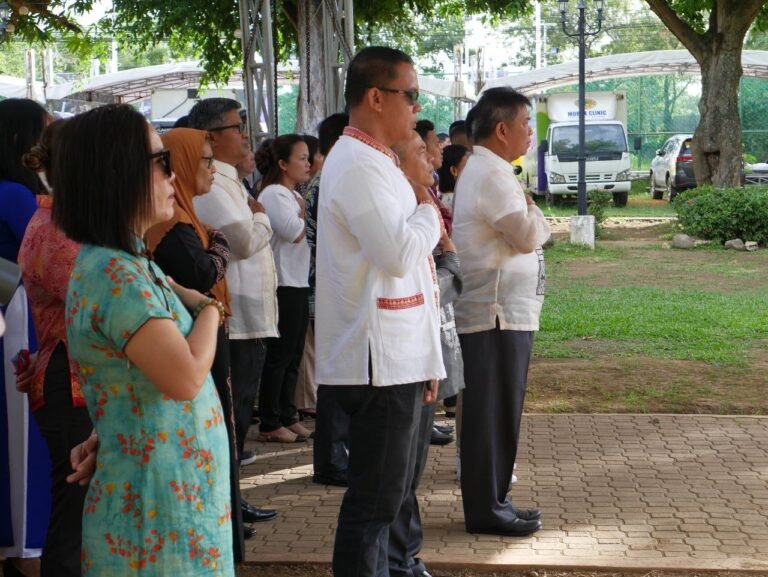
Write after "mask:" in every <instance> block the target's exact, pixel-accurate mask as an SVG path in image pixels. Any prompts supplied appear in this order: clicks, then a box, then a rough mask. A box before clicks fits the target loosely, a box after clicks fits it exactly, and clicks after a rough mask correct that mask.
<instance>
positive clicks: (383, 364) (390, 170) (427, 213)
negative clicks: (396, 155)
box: [315, 135, 445, 386]
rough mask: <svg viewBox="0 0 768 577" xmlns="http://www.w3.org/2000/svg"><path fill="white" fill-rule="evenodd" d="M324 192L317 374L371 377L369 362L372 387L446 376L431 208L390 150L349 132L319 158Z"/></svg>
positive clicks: (339, 381)
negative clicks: (420, 200)
mask: <svg viewBox="0 0 768 577" xmlns="http://www.w3.org/2000/svg"><path fill="white" fill-rule="evenodd" d="M369 138H370V137H369ZM378 147H379V148H382V149H383V147H382V145H380V144H379V145H378ZM320 191H321V194H320V195H319V199H320V202H319V206H318V219H317V221H318V222H317V261H316V262H317V282H316V284H317V295H316V304H315V318H316V323H315V347H316V361H315V370H316V375H317V382H318V383H321V384H326V385H355V384H357V385H359V384H365V383H368V382H369V368H368V367H369V361H370V365H371V369H372V374H371V375H370V381H371V383H372V384H373V385H374V386H387V385H397V384H405V383H415V382H420V381H426V380H429V379H435V378H437V379H442V378H444V377H445V369H444V367H443V359H442V354H441V350H440V317H439V314H438V306H439V302H438V294H437V293H436V290H435V287H436V276H435V272H434V263H433V262H432V259H431V253H432V249H433V248H434V247H435V246H436V245H437V242H438V241H439V239H440V221H439V217H438V214H437V211H436V210H435V208H434V207H433V206H430V205H427V204H425V205H418V206H417V203H416V197H415V195H414V193H413V190H412V188H411V186H410V184H409V183H408V181H407V180H406V178H405V176H404V175H403V173H402V171H401V170H400V169H399V168H398V167H397V166H396V164H395V163H394V162H393V160H392V158H391V157H389V156H388V155H387V154H386V153H385V152H383V151H381V150H377V149H376V148H374V147H373V146H372V145H369V144H366V143H364V142H361V141H360V140H358V139H356V138H353V137H351V136H347V135H345V136H342V137H341V138H340V139H339V140H338V142H337V143H336V144H335V145H334V147H333V149H332V150H331V152H330V153H329V155H328V158H327V159H326V161H325V164H324V165H323V171H322V176H321V178H320Z"/></svg>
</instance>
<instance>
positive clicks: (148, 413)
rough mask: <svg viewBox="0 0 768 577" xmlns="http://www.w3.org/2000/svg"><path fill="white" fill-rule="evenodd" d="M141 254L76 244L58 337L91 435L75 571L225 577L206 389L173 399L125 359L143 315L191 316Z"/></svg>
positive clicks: (219, 439)
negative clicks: (95, 439)
mask: <svg viewBox="0 0 768 577" xmlns="http://www.w3.org/2000/svg"><path fill="white" fill-rule="evenodd" d="M164 279H165V277H164V275H163V274H162V272H161V271H160V270H159V269H158V268H157V267H156V266H155V265H154V264H153V263H150V262H149V261H148V260H147V259H146V258H144V257H137V256H133V255H130V254H128V253H124V252H120V251H116V250H113V249H107V248H102V247H94V246H90V245H83V247H82V249H81V251H80V255H79V256H78V258H77V261H76V263H75V268H74V271H73V274H72V277H71V280H70V284H69V289H68V297H67V307H66V310H67V319H66V326H67V338H68V342H69V346H70V354H71V357H72V358H73V359H74V361H75V366H76V369H77V374H78V375H79V377H80V379H81V381H82V390H83V394H84V396H85V400H86V403H87V405H88V410H89V412H90V413H91V415H92V416H93V422H94V426H95V428H96V431H97V433H98V435H99V452H98V455H97V465H96V473H95V475H94V477H93V479H92V481H91V485H90V487H89V491H88V495H87V497H86V502H85V508H84V512H83V540H82V542H83V551H82V556H81V559H82V570H83V575H86V576H89V575H94V576H95V575H110V577H122V576H125V577H127V576H131V577H136V576H138V577H143V576H157V577H160V576H165V575H184V576H185V577H186V576H192V577H195V576H205V577H233V576H234V563H233V558H232V529H231V526H232V525H231V503H230V486H229V443H228V440H227V433H226V429H225V426H224V420H223V416H222V411H221V405H220V403H219V398H218V396H217V394H216V391H215V388H214V386H213V381H212V379H211V378H210V376H209V377H208V378H206V380H205V383H204V385H203V387H202V388H201V389H200V391H199V392H198V394H197V396H196V397H195V399H194V400H192V401H174V400H172V399H170V398H169V397H168V396H166V395H164V394H162V393H161V392H160V391H158V390H157V388H156V387H155V385H154V384H153V383H151V382H150V381H149V379H147V377H146V376H144V374H143V373H142V372H141V371H140V370H139V369H138V368H137V367H135V366H134V365H133V364H132V363H130V362H129V360H128V359H127V357H126V355H125V353H124V349H125V346H126V344H127V343H128V341H129V339H130V338H131V337H132V336H133V335H134V334H135V333H136V332H137V331H138V330H139V329H140V328H141V327H142V326H143V325H144V324H145V323H146V322H147V321H149V320H150V319H153V318H161V319H170V320H173V322H175V323H176V326H177V327H178V328H179V330H180V331H181V332H182V334H184V335H187V334H188V333H189V331H190V330H191V328H192V318H191V317H190V315H189V313H188V312H187V311H186V309H184V307H183V305H182V304H181V302H180V301H179V300H178V298H177V297H176V295H175V294H174V293H173V291H172V289H171V288H170V286H169V285H168V284H167V282H166V281H165V280H164Z"/></svg>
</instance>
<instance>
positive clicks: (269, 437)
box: [256, 427, 307, 443]
mask: <svg viewBox="0 0 768 577" xmlns="http://www.w3.org/2000/svg"><path fill="white" fill-rule="evenodd" d="M256 440H257V441H258V442H259V443H306V441H307V438H306V437H304V436H302V435H297V434H296V433H292V432H291V431H289V430H288V429H286V428H285V427H280V428H279V429H275V430H274V431H269V432H266V433H259V434H258V436H257V437H256Z"/></svg>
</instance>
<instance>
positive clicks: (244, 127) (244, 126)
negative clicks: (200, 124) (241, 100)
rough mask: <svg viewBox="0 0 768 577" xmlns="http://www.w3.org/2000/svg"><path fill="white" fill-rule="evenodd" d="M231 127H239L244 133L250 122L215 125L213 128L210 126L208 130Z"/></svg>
mask: <svg viewBox="0 0 768 577" xmlns="http://www.w3.org/2000/svg"><path fill="white" fill-rule="evenodd" d="M230 128H237V130H238V132H240V134H242V133H243V132H245V131H246V130H247V129H248V123H246V122H241V123H239V124H227V125H226V126H215V127H213V128H209V129H208V132H220V131H222V130H228V129H230Z"/></svg>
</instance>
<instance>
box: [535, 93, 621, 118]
mask: <svg viewBox="0 0 768 577" xmlns="http://www.w3.org/2000/svg"><path fill="white" fill-rule="evenodd" d="M602 96H603V95H602V94H601V93H593V94H592V95H590V96H587V98H586V99H585V106H584V108H585V110H584V113H585V114H584V117H585V119H586V120H613V119H614V118H616V97H615V95H613V94H612V93H607V94H606V97H602ZM548 100H549V103H548V108H549V119H550V121H552V122H567V121H569V120H570V121H575V120H578V119H579V99H578V98H573V93H570V94H552V95H550V96H549V98H548Z"/></svg>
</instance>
